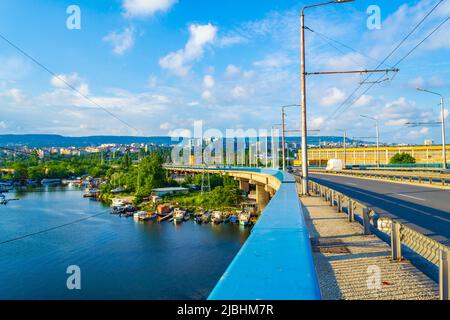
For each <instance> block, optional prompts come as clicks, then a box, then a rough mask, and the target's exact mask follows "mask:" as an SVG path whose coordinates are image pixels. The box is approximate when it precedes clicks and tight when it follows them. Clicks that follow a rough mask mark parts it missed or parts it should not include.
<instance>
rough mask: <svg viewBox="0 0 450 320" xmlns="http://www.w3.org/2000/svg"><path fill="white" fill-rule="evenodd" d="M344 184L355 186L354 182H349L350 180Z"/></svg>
mask: <svg viewBox="0 0 450 320" xmlns="http://www.w3.org/2000/svg"><path fill="white" fill-rule="evenodd" d="M345 184H347V185H349V186H357V184H356V183H351V182H346V183H345Z"/></svg>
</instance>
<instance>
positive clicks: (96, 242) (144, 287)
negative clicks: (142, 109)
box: [0, 186, 250, 300]
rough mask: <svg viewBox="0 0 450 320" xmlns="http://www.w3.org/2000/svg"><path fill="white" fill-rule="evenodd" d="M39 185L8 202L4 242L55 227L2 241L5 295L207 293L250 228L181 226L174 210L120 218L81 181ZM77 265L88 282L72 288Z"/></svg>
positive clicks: (1, 294)
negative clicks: (89, 195)
mask: <svg viewBox="0 0 450 320" xmlns="http://www.w3.org/2000/svg"><path fill="white" fill-rule="evenodd" d="M36 191H39V192H29V193H27V192H25V193H20V194H19V195H16V194H15V192H14V191H12V192H10V193H11V197H14V198H16V197H17V198H20V201H15V202H11V203H10V204H9V205H8V210H7V211H6V210H5V209H4V208H3V209H1V210H3V211H2V212H1V214H0V243H3V242H5V241H8V240H11V239H14V238H17V237H22V236H24V235H28V234H34V233H36V232H40V231H44V230H49V229H51V230H50V231H47V232H43V233H41V234H39V235H36V236H28V237H25V238H23V239H21V240H17V241H12V242H7V243H4V244H2V245H0V255H1V256H2V257H3V259H1V261H0V270H1V271H2V272H0V283H2V290H0V298H2V299H157V300H160V299H205V298H206V297H207V296H208V294H209V293H210V291H211V290H212V289H213V287H214V286H215V284H216V283H217V281H218V279H219V278H220V277H221V276H222V274H223V272H224V271H225V269H226V268H227V266H228V265H229V263H230V262H231V260H232V259H233V258H234V256H235V255H236V253H237V252H238V251H239V249H240V247H241V246H242V245H243V243H244V242H245V240H246V239H247V237H248V235H249V232H250V230H249V229H248V228H240V227H239V226H238V225H233V224H231V223H228V224H221V225H216V226H215V227H214V228H211V227H210V226H209V225H200V224H197V223H195V222H194V220H193V219H190V220H189V221H183V223H182V224H178V225H177V227H176V228H174V226H173V224H170V223H168V220H169V217H171V216H172V214H171V213H164V216H159V215H156V214H152V215H150V216H149V215H148V214H147V213H146V212H145V213H144V212H134V213H133V214H132V216H131V217H137V219H134V218H131V219H118V217H117V216H116V215H111V214H110V213H111V208H110V207H108V206H105V205H103V204H101V203H100V202H97V201H93V200H90V199H83V197H82V195H83V191H81V190H79V189H77V188H74V187H62V186H46V187H41V188H39V189H37V190H36ZM205 216H207V215H202V217H205ZM160 217H161V222H165V223H158V219H159V218H160ZM82 219H83V220H82ZM84 219H85V220H84ZM80 220H81V221H80ZM76 221H77V222H76ZM74 222H75V223H74ZM58 226H62V227H58ZM80 234H82V235H83V237H80ZM180 244H182V246H180ZM18 252H19V253H20V254H19V255H17V253H18ZM219 252H220V254H218V253H219ZM49 261H51V263H49ZM30 265H33V268H32V269H30ZM69 265H78V266H80V268H81V270H82V274H83V278H82V286H83V290H79V291H70V290H67V289H66V287H65V283H66V279H67V274H66V269H67V267H68V266H69ZM117 288H120V290H117Z"/></svg>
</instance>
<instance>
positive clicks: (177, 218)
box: [173, 209, 186, 224]
mask: <svg viewBox="0 0 450 320" xmlns="http://www.w3.org/2000/svg"><path fill="white" fill-rule="evenodd" d="M185 215H186V211H184V210H180V209H175V210H174V212H173V222H174V223H175V224H177V223H182V222H183V221H184V217H185Z"/></svg>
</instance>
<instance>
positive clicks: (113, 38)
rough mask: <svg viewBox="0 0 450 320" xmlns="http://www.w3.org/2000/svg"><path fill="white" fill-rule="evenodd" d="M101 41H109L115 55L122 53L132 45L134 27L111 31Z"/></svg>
mask: <svg viewBox="0 0 450 320" xmlns="http://www.w3.org/2000/svg"><path fill="white" fill-rule="evenodd" d="M103 41H106V42H109V43H110V44H111V45H112V47H113V52H114V53H115V54H117V55H123V54H124V53H125V52H126V51H128V50H130V49H131V48H132V47H133V46H134V29H133V28H132V27H128V28H125V30H124V31H123V32H120V33H118V32H115V31H114V32H111V33H110V34H108V35H107V36H106V37H104V38H103Z"/></svg>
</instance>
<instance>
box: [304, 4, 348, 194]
mask: <svg viewBox="0 0 450 320" xmlns="http://www.w3.org/2000/svg"><path fill="white" fill-rule="evenodd" d="M351 1H353V0H334V1H328V2H322V3H318V4H312V5H308V6H305V7H303V9H302V12H301V15H300V78H301V105H302V112H301V114H302V129H301V130H302V190H303V195H308V194H309V190H308V179H309V175H308V141H307V140H308V127H307V120H306V62H305V56H306V54H305V10H306V9H308V8H313V7H319V6H324V5H328V4H340V3H345V2H351Z"/></svg>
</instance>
